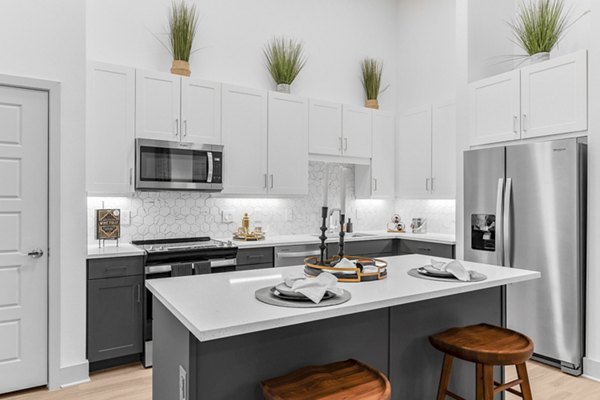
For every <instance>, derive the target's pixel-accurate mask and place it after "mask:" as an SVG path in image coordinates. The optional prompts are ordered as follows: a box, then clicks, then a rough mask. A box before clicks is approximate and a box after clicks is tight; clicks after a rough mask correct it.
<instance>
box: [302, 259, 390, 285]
mask: <svg viewBox="0 0 600 400" xmlns="http://www.w3.org/2000/svg"><path fill="white" fill-rule="evenodd" d="M344 258H347V259H348V260H357V261H360V262H361V263H363V264H369V265H375V266H376V267H377V272H362V271H361V269H360V268H358V267H356V268H337V267H335V266H333V267H332V266H331V263H332V262H333V261H337V260H339V259H340V257H339V256H335V257H333V258H330V259H328V260H325V265H319V258H318V257H317V256H311V257H307V258H305V259H304V272H305V273H306V274H308V275H312V276H316V275H319V274H320V273H321V272H329V273H330V274H332V275H334V276H335V277H336V278H338V282H368V281H377V280H381V279H385V278H387V262H385V261H384V260H381V259H378V258H369V257H357V256H345V257H344ZM377 264H380V265H377ZM348 272H353V273H352V274H349V273H348Z"/></svg>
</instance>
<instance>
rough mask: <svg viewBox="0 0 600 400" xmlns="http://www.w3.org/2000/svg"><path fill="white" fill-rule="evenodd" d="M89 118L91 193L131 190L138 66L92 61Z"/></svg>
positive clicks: (89, 75) (87, 168)
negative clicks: (136, 71) (128, 66)
mask: <svg viewBox="0 0 600 400" xmlns="http://www.w3.org/2000/svg"><path fill="white" fill-rule="evenodd" d="M86 118H87V120H86V126H87V134H86V149H87V151H86V153H87V154H86V187H87V192H88V194H90V195H96V194H97V195H106V194H130V193H132V192H133V190H134V188H133V166H134V139H135V69H133V68H127V67H122V66H117V65H109V64H104V63H98V62H89V63H88V71H87V117H86Z"/></svg>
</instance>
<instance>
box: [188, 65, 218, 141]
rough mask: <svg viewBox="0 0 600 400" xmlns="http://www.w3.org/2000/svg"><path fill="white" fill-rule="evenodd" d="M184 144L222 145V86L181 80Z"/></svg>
mask: <svg viewBox="0 0 600 400" xmlns="http://www.w3.org/2000/svg"><path fill="white" fill-rule="evenodd" d="M181 120H182V123H183V126H182V136H183V137H182V138H181V140H182V141H184V142H192V143H198V144H221V84H220V83H215V82H207V81H201V80H198V79H191V78H186V77H182V78H181Z"/></svg>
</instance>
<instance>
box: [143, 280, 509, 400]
mask: <svg viewBox="0 0 600 400" xmlns="http://www.w3.org/2000/svg"><path fill="white" fill-rule="evenodd" d="M501 290H502V289H501V287H500V286H498V287H492V288H488V289H483V290H477V291H473V292H467V293H461V294H455V295H451V296H446V297H439V298H434V299H429V300H423V301H417V302H413V303H408V304H402V305H397V306H393V307H388V308H381V309H376V310H372V311H366V312H361V313H356V314H350V315H344V316H339V317H334V318H328V319H323V320H318V321H314V322H306V323H301V324H297V325H291V326H285V327H279V328H274V329H270V330H263V331H259V332H253V333H248V334H242V335H237V336H231V337H225V338H220V339H214V340H209V341H203V342H201V341H199V340H198V339H197V338H196V337H195V336H194V335H193V334H192V333H190V332H189V331H188V329H187V328H186V327H185V326H184V325H183V324H182V323H181V322H180V321H179V320H178V319H177V318H176V317H175V316H174V315H173V314H172V313H171V312H170V311H169V310H167V308H165V306H164V305H163V304H162V303H161V302H160V301H158V300H157V299H156V298H154V300H153V301H154V368H153V399H154V400H177V399H179V398H180V396H179V390H180V384H181V385H183V386H184V387H185V390H186V392H187V393H186V394H187V396H186V397H185V399H189V400H220V399H223V400H225V399H227V400H232V399H236V400H237V399H240V400H242V399H257V400H258V399H262V395H261V391H260V382H261V381H262V380H265V379H268V378H271V377H275V376H278V375H282V374H285V373H288V372H290V371H292V370H294V369H296V368H300V367H303V366H308V365H314V364H325V363H330V362H334V361H341V360H346V359H348V358H355V359H357V360H360V361H363V362H365V363H367V364H370V365H371V366H373V367H375V368H377V369H379V370H381V371H382V372H384V373H385V374H386V375H387V376H388V377H389V379H390V381H391V384H392V399H397V400H400V399H402V400H421V399H423V400H428V399H435V397H436V392H437V385H438V381H439V374H440V370H441V365H442V354H441V353H440V352H438V351H437V350H435V349H433V348H432V347H431V345H430V344H429V341H428V336H429V335H431V334H433V333H436V332H439V331H441V330H445V329H448V328H450V327H453V326H463V325H470V324H476V323H482V322H487V323H490V324H495V325H500V324H501V323H502V320H501V318H502V295H501ZM215 301H219V300H216V299H215ZM223 301H226V300H223ZM180 366H181V367H183V370H185V375H186V376H185V377H184V378H183V379H182V378H181V377H180V375H181V369H180ZM496 374H497V375H498V376H497V378H500V371H499V369H498V370H497V371H496ZM450 389H451V390H452V391H454V392H455V393H457V394H460V395H462V396H463V397H465V398H467V399H471V398H475V367H474V365H473V364H470V363H465V362H462V361H460V360H456V362H455V364H454V368H453V374H452V381H451V385H450ZM500 398H501V396H500V395H497V396H496V399H500Z"/></svg>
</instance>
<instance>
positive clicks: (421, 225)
mask: <svg viewBox="0 0 600 400" xmlns="http://www.w3.org/2000/svg"><path fill="white" fill-rule="evenodd" d="M410 229H412V233H427V219H426V218H413V219H412V223H411V224H410Z"/></svg>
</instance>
